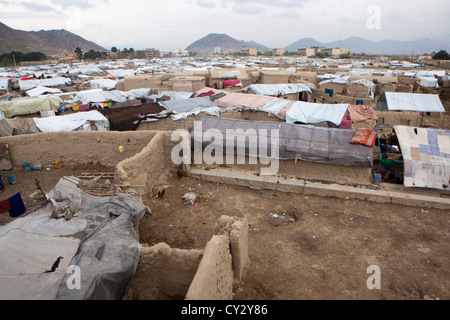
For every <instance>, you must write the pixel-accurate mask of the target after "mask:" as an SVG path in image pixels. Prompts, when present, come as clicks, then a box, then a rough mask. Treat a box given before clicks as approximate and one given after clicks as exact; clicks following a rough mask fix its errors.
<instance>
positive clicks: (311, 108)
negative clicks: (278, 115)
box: [286, 101, 348, 126]
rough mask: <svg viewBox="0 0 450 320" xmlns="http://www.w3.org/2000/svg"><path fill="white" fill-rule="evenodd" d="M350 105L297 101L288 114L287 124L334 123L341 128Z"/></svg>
mask: <svg viewBox="0 0 450 320" xmlns="http://www.w3.org/2000/svg"><path fill="white" fill-rule="evenodd" d="M347 109H348V104H321V103H308V102H302V101H297V102H294V103H293V104H292V105H291V107H290V108H289V110H288V111H287V113H286V122H287V123H291V124H294V123H298V122H299V123H304V124H315V123H320V122H332V123H334V124H335V125H336V126H339V125H340V124H341V122H342V118H343V117H344V115H345V113H346V112H347Z"/></svg>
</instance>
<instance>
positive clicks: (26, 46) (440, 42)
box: [0, 22, 450, 55]
mask: <svg viewBox="0 0 450 320" xmlns="http://www.w3.org/2000/svg"><path fill="white" fill-rule="evenodd" d="M312 46H320V47H326V48H337V47H342V48H346V49H348V50H350V51H353V52H354V53H366V54H382V55H410V54H414V55H418V54H424V53H432V52H438V51H439V50H447V51H448V52H450V34H448V35H445V36H442V37H436V38H425V39H421V40H417V41H397V40H384V41H370V40H366V39H364V38H361V37H350V38H348V39H346V40H338V41H333V42H326V43H321V42H319V41H317V40H315V39H313V38H302V39H300V40H298V41H296V42H294V43H292V44H290V45H287V46H286V47H285V49H286V50H287V51H288V52H296V51H297V50H298V49H300V48H309V47H312ZM77 47H80V48H81V49H82V50H83V51H89V50H91V49H93V50H95V51H108V50H107V49H105V48H103V47H102V46H100V45H98V44H96V43H94V42H92V41H88V40H86V39H84V38H82V37H80V36H78V35H76V34H74V33H71V32H69V31H66V30H48V31H44V30H41V31H22V30H15V29H12V28H10V27H8V26H7V25H5V24H3V23H1V22H0V54H3V53H9V52H11V51H20V52H23V53H27V52H32V51H39V52H42V53H44V54H46V55H54V54H58V53H60V52H63V51H70V52H74V51H75V49H76V48H77ZM216 47H220V48H221V49H222V52H223V51H225V50H227V49H233V51H234V52H240V51H241V49H242V47H248V48H257V49H258V51H261V52H267V51H272V48H270V47H268V46H265V45H263V44H260V43H256V42H254V41H248V42H247V41H244V40H237V39H235V38H232V37H230V36H229V35H227V34H218V33H210V34H208V35H207V36H205V37H203V38H201V39H199V40H197V41H195V42H193V43H192V44H191V45H189V46H188V47H187V48H186V50H187V51H191V52H196V53H197V54H198V55H212V54H213V53H214V48H216Z"/></svg>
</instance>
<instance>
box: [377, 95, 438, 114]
mask: <svg viewBox="0 0 450 320" xmlns="http://www.w3.org/2000/svg"><path fill="white" fill-rule="evenodd" d="M384 96H385V101H386V103H387V109H388V110H390V111H416V112H445V109H444V106H443V105H442V102H441V99H440V98H439V95H436V94H419V93H403V92H385V93H384ZM379 101H383V99H380V100H379Z"/></svg>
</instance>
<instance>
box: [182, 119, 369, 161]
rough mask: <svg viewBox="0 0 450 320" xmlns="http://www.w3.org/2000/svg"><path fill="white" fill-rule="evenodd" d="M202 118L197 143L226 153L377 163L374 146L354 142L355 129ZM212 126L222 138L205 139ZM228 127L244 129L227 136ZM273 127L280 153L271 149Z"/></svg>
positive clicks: (194, 140) (195, 138) (274, 157)
mask: <svg viewBox="0 0 450 320" xmlns="http://www.w3.org/2000/svg"><path fill="white" fill-rule="evenodd" d="M200 122H201V128H202V135H201V141H200V139H199V136H200V135H199V134H196V133H195V132H191V134H192V139H193V145H194V146H195V145H196V144H200V143H201V144H202V146H203V148H205V147H207V146H209V148H211V149H215V150H216V151H217V150H222V151H223V153H226V151H227V150H234V154H235V155H240V156H251V157H261V156H263V155H267V156H268V157H269V158H272V159H280V160H293V159H299V160H304V161H309V162H319V163H330V164H339V165H345V166H358V167H367V168H370V167H372V165H373V149H372V148H367V147H365V146H362V145H357V144H351V143H350V141H351V140H352V138H353V136H354V135H355V131H353V130H341V129H331V128H320V127H314V126H297V125H291V124H287V123H277V122H269V121H262V122H258V121H245V120H232V119H223V118H210V117H200V118H199V123H200ZM197 125H199V124H197ZM194 129H195V127H194ZM211 129H212V130H215V131H216V132H217V130H218V131H220V133H221V134H222V139H215V137H214V139H211V140H214V141H211V140H209V141H208V140H207V139H203V138H204V137H205V135H204V132H205V131H207V130H211ZM228 129H234V130H238V129H242V130H243V134H239V133H238V131H235V133H236V134H237V137H227V136H226V132H227V130H228ZM261 130H262V131H261ZM272 130H278V135H279V140H278V148H279V151H278V155H276V154H272V151H271V149H272V143H271V137H272ZM255 135H256V138H257V140H258V141H252V139H251V138H250V137H255ZM263 138H264V139H263ZM261 139H263V140H261ZM220 141H221V142H222V143H221V142H220ZM239 143H242V144H244V146H245V147H244V148H242V150H241V149H240V148H238V146H239ZM227 146H228V147H227ZM255 146H258V148H254V147H255ZM239 150H241V152H240V151H239ZM255 152H256V154H255Z"/></svg>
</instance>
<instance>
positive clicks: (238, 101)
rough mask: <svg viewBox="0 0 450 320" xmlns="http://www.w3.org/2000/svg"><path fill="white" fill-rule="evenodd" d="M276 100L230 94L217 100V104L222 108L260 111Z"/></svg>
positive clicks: (267, 97)
mask: <svg viewBox="0 0 450 320" xmlns="http://www.w3.org/2000/svg"><path fill="white" fill-rule="evenodd" d="M273 99H276V98H275V97H269V96H261V95H256V94H246V93H234V92H232V93H229V94H227V95H226V96H224V97H222V98H220V99H217V100H216V101H215V103H216V104H217V105H218V106H219V107H222V108H239V107H241V108H248V109H259V108H261V107H263V106H264V105H266V104H267V103H269V102H270V101H272V100H273Z"/></svg>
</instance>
